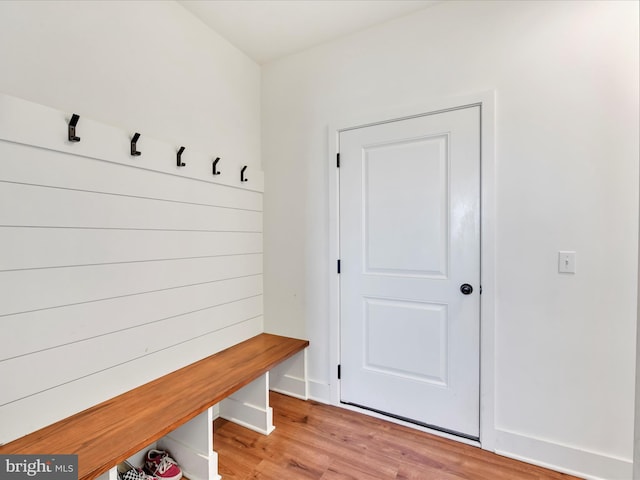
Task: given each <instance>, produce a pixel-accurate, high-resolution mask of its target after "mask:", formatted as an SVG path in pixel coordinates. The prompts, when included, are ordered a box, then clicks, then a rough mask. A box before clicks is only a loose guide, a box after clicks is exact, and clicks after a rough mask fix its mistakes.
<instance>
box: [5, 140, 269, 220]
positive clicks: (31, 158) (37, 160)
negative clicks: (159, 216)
mask: <svg viewBox="0 0 640 480" xmlns="http://www.w3.org/2000/svg"><path fill="white" fill-rule="evenodd" d="M0 145H1V147H0V148H2V151H3V162H5V164H6V165H8V164H10V165H11V168H3V171H2V180H4V181H9V182H15V183H26V184H32V185H54V186H56V187H60V188H67V189H71V190H87V191H91V192H110V193H114V194H120V195H131V196H138V197H144V198H163V199H166V200H174V201H179V202H187V203H195V204H201V205H212V206H219V207H232V208H241V209H246V210H255V211H262V193H261V192H254V191H248V190H244V189H241V188H236V187H230V186H227V185H219V184H215V183H210V182H207V181H204V180H197V181H194V179H191V178H185V177H180V176H176V175H169V174H167V173H164V172H156V171H152V170H147V169H143V168H140V165H142V164H144V163H147V164H151V165H152V164H154V163H160V162H169V163H170V164H171V165H175V160H174V159H173V158H156V159H149V158H148V157H149V155H147V154H145V155H144V156H143V157H129V159H128V160H127V162H128V163H112V162H108V161H99V160H94V159H91V158H86V157H82V156H78V155H70V154H68V153H66V152H58V151H55V150H49V149H44V148H34V147H32V146H29V145H21V144H18V143H11V142H6V141H2V140H0ZM125 148H126V147H125ZM142 159H144V160H142ZM223 166H224V161H223V160H220V162H219V164H218V167H219V169H220V170H224V168H223ZM187 167H190V165H187ZM187 167H183V168H187ZM125 169H126V172H127V173H126V175H123V174H122V173H121V172H122V170H125ZM225 173H226V174H231V172H228V171H227V172H224V173H223V174H221V175H220V176H218V177H211V178H221V177H222V176H224V174H225ZM236 173H237V172H236Z"/></svg>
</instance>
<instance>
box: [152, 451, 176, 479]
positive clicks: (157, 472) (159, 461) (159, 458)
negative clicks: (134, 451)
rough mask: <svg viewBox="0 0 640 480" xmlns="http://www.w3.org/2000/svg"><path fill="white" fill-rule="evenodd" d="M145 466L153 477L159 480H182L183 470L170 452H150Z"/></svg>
mask: <svg viewBox="0 0 640 480" xmlns="http://www.w3.org/2000/svg"><path fill="white" fill-rule="evenodd" d="M145 466H146V467H147V470H148V471H149V473H151V475H153V476H155V477H157V478H158V479H159V480H180V479H181V478H182V470H181V469H180V467H179V466H178V462H176V461H175V460H174V459H173V458H171V457H170V456H169V452H165V451H163V450H149V451H148V452H147V457H146V459H145Z"/></svg>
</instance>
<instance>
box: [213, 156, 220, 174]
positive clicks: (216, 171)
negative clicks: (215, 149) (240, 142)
mask: <svg viewBox="0 0 640 480" xmlns="http://www.w3.org/2000/svg"><path fill="white" fill-rule="evenodd" d="M219 161H220V157H216V159H215V160H214V161H213V174H214V175H220V172H219V171H218V162H219Z"/></svg>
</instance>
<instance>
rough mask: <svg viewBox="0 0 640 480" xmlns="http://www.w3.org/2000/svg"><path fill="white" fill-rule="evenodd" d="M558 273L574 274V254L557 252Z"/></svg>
mask: <svg viewBox="0 0 640 480" xmlns="http://www.w3.org/2000/svg"><path fill="white" fill-rule="evenodd" d="M558 272H559V273H576V252H567V251H561V252H558Z"/></svg>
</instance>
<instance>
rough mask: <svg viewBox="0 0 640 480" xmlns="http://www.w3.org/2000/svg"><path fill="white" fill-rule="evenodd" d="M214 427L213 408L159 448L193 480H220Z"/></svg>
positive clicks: (172, 435) (191, 421)
mask: <svg viewBox="0 0 640 480" xmlns="http://www.w3.org/2000/svg"><path fill="white" fill-rule="evenodd" d="M212 427H213V409H212V408H209V409H207V410H206V411H205V412H203V413H201V414H200V415H198V416H197V417H194V418H193V419H191V420H190V421H188V422H187V423H185V424H184V425H182V426H181V427H179V428H177V429H176V430H174V431H172V432H171V433H169V434H168V435H166V436H164V437H162V438H161V439H160V440H158V448H159V449H161V450H168V451H169V452H171V456H172V457H173V458H175V459H176V461H177V462H178V463H179V464H180V467H181V468H182V472H183V473H184V476H185V477H187V478H189V479H190V480H220V479H221V478H222V477H221V476H220V475H219V474H218V454H217V452H214V451H213V430H212ZM110 480H111V479H110Z"/></svg>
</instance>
